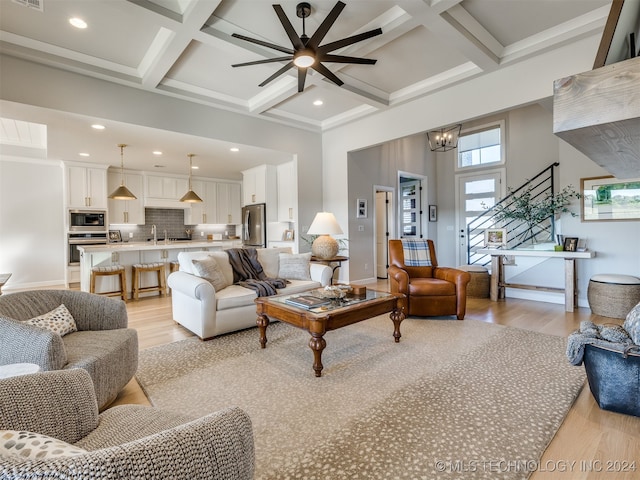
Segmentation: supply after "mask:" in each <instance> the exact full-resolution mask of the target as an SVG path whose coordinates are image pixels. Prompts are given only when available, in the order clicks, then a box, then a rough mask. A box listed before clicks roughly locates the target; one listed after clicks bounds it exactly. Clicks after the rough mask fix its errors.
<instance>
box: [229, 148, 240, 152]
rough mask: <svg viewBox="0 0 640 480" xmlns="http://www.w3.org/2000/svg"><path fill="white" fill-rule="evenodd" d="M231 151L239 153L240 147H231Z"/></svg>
mask: <svg viewBox="0 0 640 480" xmlns="http://www.w3.org/2000/svg"><path fill="white" fill-rule="evenodd" d="M229 150H231V151H232V152H239V151H240V149H239V148H238V147H231V148H230V149H229Z"/></svg>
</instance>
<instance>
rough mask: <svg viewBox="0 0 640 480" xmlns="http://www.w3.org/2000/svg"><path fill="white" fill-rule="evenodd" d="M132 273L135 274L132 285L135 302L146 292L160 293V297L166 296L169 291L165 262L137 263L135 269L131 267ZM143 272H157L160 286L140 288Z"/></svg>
mask: <svg viewBox="0 0 640 480" xmlns="http://www.w3.org/2000/svg"><path fill="white" fill-rule="evenodd" d="M131 271H132V273H133V275H132V276H133V280H132V283H133V298H134V300H138V298H139V296H140V293H145V292H158V293H159V294H160V295H166V293H167V290H166V287H165V280H164V263H163V262H156V263H136V264H135V265H134V266H133V267H131ZM141 272H156V273H157V275H158V284H157V285H153V286H150V287H142V286H140V284H141V283H142V278H141V276H140V273H141Z"/></svg>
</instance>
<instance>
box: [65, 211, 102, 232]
mask: <svg viewBox="0 0 640 480" xmlns="http://www.w3.org/2000/svg"><path fill="white" fill-rule="evenodd" d="M106 222H107V212H106V211H105V210H69V231H70V232H87V231H98V230H99V231H102V232H104V231H106V230H107V223H106Z"/></svg>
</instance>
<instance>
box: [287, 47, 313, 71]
mask: <svg viewBox="0 0 640 480" xmlns="http://www.w3.org/2000/svg"><path fill="white" fill-rule="evenodd" d="M315 62H316V57H315V56H314V54H313V52H312V51H310V50H308V49H305V50H300V51H298V52H296V53H295V54H294V56H293V64H294V65H295V66H296V67H300V68H309V67H310V66H311V65H313V64H314V63H315Z"/></svg>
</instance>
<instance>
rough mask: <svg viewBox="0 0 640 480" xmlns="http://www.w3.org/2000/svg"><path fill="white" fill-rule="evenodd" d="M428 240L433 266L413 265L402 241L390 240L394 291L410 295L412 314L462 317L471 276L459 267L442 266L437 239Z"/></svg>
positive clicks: (390, 273)
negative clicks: (407, 256)
mask: <svg viewBox="0 0 640 480" xmlns="http://www.w3.org/2000/svg"><path fill="white" fill-rule="evenodd" d="M427 243H428V245H429V255H430V257H431V266H428V267H411V266H407V265H405V263H404V249H403V247H402V241H401V240H389V262H390V267H389V281H390V284H391V291H392V292H394V293H403V294H405V295H406V297H407V311H408V314H409V315H416V316H420V317H430V316H438V315H456V316H457V317H458V320H462V319H463V318H464V314H465V312H466V309H467V284H468V283H469V280H471V276H470V275H469V273H467V272H463V271H462V270H458V269H455V268H447V267H438V260H437V259H436V251H435V248H434V246H433V241H431V240H427Z"/></svg>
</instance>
